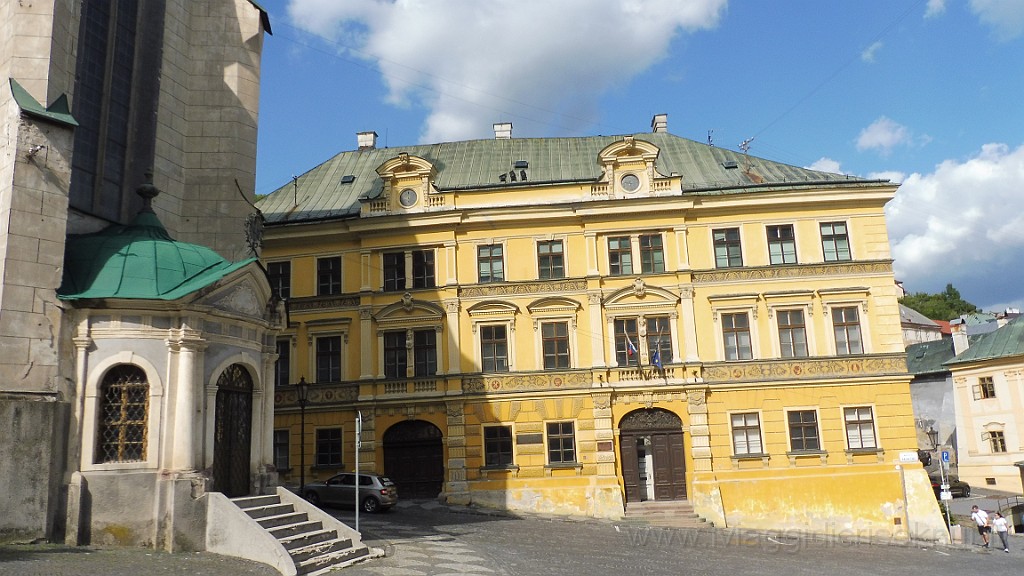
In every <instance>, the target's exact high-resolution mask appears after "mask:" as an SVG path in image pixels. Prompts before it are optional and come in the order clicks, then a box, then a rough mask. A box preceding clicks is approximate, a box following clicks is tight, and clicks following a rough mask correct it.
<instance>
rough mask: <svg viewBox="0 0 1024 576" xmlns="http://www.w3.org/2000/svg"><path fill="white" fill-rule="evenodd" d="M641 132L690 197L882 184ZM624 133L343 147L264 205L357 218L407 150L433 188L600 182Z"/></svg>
mask: <svg viewBox="0 0 1024 576" xmlns="http://www.w3.org/2000/svg"><path fill="white" fill-rule="evenodd" d="M634 138H635V139H636V140H642V141H646V142H650V143H651V144H654V145H655V146H657V147H658V149H659V150H660V152H659V155H658V158H657V160H656V161H655V169H656V170H657V171H658V173H660V174H661V175H663V176H672V175H673V174H678V175H679V176H680V177H681V180H682V193H683V194H687V195H713V194H728V193H733V192H737V191H743V190H747V189H751V188H758V189H764V188H770V187H772V186H776V187H778V186H785V187H787V188H792V187H798V186H801V185H804V186H807V185H838V184H865V183H877V182H878V181H877V180H864V179H860V178H855V177H851V176H845V175H842V174H831V173H828V172H819V171H817V170H808V169H805V168H798V167H796V166H790V165H788V164H782V163H779V162H772V161H770V160H765V159H762V158H756V157H753V156H750V157H748V156H745V155H744V154H742V153H740V152H734V151H731V150H726V149H724V148H718V147H715V146H708V145H707V144H703V143H700V142H696V141H693V140H688V139H686V138H680V137H678V136H674V135H672V134H670V133H668V132H648V133H640V134H636V135H634ZM622 139H623V136H587V137H579V138H506V139H488V140H467V141H461V142H443V143H440V144H424V145H417V146H401V147H396V148H372V149H367V150H354V151H349V152H342V153H340V154H338V155H336V156H335V157H333V158H331V159H330V160H327V161H326V162H324V163H322V164H320V165H319V166H317V167H315V168H313V169H312V170H310V171H309V172H307V173H305V174H303V175H302V176H299V177H298V178H296V179H295V180H294V181H293V182H289V183H287V184H285V185H284V186H282V187H281V188H279V189H278V190H276V191H275V192H273V193H271V194H269V195H268V196H267V197H265V198H263V199H262V200H261V201H260V203H259V208H260V210H261V211H262V212H263V214H264V216H266V218H267V223H268V224H271V225H272V224H275V223H287V222H302V221H309V220H324V219H333V218H346V217H352V216H354V215H357V214H358V213H359V199H360V198H375V197H377V196H379V195H380V194H381V193H382V192H383V183H382V182H381V180H380V178H379V177H378V176H377V172H376V169H377V168H378V167H379V166H380V165H381V164H383V163H384V162H386V161H387V160H390V159H392V158H395V157H397V156H398V155H399V154H401V153H403V152H405V153H408V154H409V155H410V156H418V157H421V158H423V159H425V160H427V161H428V162H430V163H431V164H432V165H433V166H434V168H435V169H436V171H437V174H436V177H435V179H434V187H435V188H436V189H438V190H441V191H447V190H475V189H484V188H496V187H500V188H503V189H513V188H515V187H517V186H536V185H544V184H558V183H594V182H597V181H598V180H599V179H600V178H601V175H602V170H601V166H600V164H599V158H598V156H599V153H600V152H601V150H603V149H604V148H605V147H607V146H609V145H610V144H614V143H616V142H619V141H621V140H622ZM519 161H526V162H527V163H528V165H529V167H528V168H527V169H526V174H527V181H525V182H524V181H522V180H521V179H520V180H519V181H518V182H501V181H500V180H499V175H501V174H507V173H508V172H509V171H510V170H511V169H512V168H513V167H514V166H515V164H516V162H519ZM727 166H732V167H731V168H730V167H727ZM748 166H749V167H750V170H749V171H748V170H747V169H746V168H747V167H748ZM516 172H517V173H518V172H519V170H518V169H517V170H516ZM344 176H353V177H354V180H352V181H351V182H348V183H344V182H342V177H344Z"/></svg>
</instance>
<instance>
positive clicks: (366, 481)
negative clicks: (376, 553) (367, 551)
mask: <svg viewBox="0 0 1024 576" xmlns="http://www.w3.org/2000/svg"><path fill="white" fill-rule="evenodd" d="M301 493H302V497H303V498H305V499H306V500H308V501H309V502H310V503H311V504H313V505H314V506H320V505H325V506H345V507H348V506H351V507H354V506H355V501H356V475H355V473H353V472H342V473H341V474H337V475H335V476H331V477H330V478H328V479H327V480H323V481H318V482H310V483H309V484H306V485H305V486H303V487H302V492H301ZM397 503H398V488H397V487H396V486H395V483H394V482H392V481H391V480H390V479H388V478H387V477H386V476H379V475H377V474H369V473H365V472H364V473H361V474H359V508H360V509H361V510H362V511H364V512H383V511H384V510H387V509H388V508H391V507H392V506H394V505H395V504H397Z"/></svg>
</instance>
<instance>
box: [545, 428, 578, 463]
mask: <svg viewBox="0 0 1024 576" xmlns="http://www.w3.org/2000/svg"><path fill="white" fill-rule="evenodd" d="M575 462H576V434H575V433H574V432H573V424H572V422H548V464H574V463H575Z"/></svg>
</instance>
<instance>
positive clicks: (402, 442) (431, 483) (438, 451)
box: [384, 420, 444, 498]
mask: <svg viewBox="0 0 1024 576" xmlns="http://www.w3.org/2000/svg"><path fill="white" fill-rule="evenodd" d="M384 474H385V475H386V476H388V477H389V478H391V480H392V481H393V482H394V483H395V484H396V485H397V486H398V494H399V496H400V497H402V498H436V497H437V495H438V494H439V493H440V492H441V486H442V485H443V484H444V446H443V444H442V442H441V430H439V429H438V428H437V426H434V425H433V424H431V423H430V422H426V421H424V420H406V421H404V422H399V423H398V424H395V425H394V426H392V427H390V428H388V430H387V432H385V433H384Z"/></svg>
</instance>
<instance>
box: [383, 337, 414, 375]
mask: <svg viewBox="0 0 1024 576" xmlns="http://www.w3.org/2000/svg"><path fill="white" fill-rule="evenodd" d="M408 366H409V360H408V355H407V352H406V347H405V330H395V331H391V332H385V333H384V377H385V378H405V377H406V370H407V368H408Z"/></svg>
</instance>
